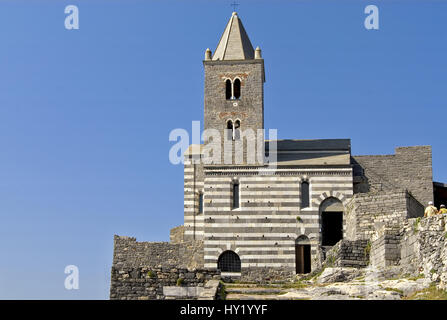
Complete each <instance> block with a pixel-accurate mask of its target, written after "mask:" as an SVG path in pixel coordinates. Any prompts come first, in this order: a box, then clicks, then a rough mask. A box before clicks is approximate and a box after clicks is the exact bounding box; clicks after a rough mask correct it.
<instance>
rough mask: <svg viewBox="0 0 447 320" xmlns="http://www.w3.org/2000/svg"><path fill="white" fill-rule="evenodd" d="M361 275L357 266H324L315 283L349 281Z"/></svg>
mask: <svg viewBox="0 0 447 320" xmlns="http://www.w3.org/2000/svg"><path fill="white" fill-rule="evenodd" d="M361 275H362V271H361V270H360V269H357V268H341V267H335V268H326V269H324V271H323V273H322V274H321V275H320V276H319V277H318V278H317V280H316V281H317V283H333V282H346V281H351V280H353V279H355V278H357V277H359V276H361Z"/></svg>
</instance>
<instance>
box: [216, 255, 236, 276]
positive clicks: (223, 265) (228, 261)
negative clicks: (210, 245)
mask: <svg viewBox="0 0 447 320" xmlns="http://www.w3.org/2000/svg"><path fill="white" fill-rule="evenodd" d="M217 268H218V269H219V270H220V271H221V272H241V259H240V258H239V256H238V255H237V254H236V253H235V252H233V251H230V250H227V251H224V252H222V254H221V255H220V256H219V259H218V260H217Z"/></svg>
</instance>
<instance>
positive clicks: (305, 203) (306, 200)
mask: <svg viewBox="0 0 447 320" xmlns="http://www.w3.org/2000/svg"><path fill="white" fill-rule="evenodd" d="M309 204H310V195H309V182H307V181H304V182H302V183H301V208H308V207H309Z"/></svg>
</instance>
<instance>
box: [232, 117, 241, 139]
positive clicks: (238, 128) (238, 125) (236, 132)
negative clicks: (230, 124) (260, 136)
mask: <svg viewBox="0 0 447 320" xmlns="http://www.w3.org/2000/svg"><path fill="white" fill-rule="evenodd" d="M240 138H241V122H240V121H239V120H236V121H235V122H234V134H233V140H239V139H240Z"/></svg>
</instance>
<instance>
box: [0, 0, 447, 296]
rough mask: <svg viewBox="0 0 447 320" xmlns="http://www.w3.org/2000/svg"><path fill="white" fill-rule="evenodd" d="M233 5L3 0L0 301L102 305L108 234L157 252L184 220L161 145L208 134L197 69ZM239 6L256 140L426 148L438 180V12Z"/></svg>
mask: <svg viewBox="0 0 447 320" xmlns="http://www.w3.org/2000/svg"><path fill="white" fill-rule="evenodd" d="M230 2H232V1H220V0H213V1H209V0H208V1H205V0H200V1H199V0H198V1H185V0H178V1H171V0H165V1H160V0H157V1H148V0H141V1H136V0H121V1H117V0H107V1H99V0H88V1H87V0H85V1H75V0H67V1H65V0H64V1H62V0H53V1H37V0H35V1H29V0H27V1H20V0H13V1H0V150H1V157H0V256H1V259H0V298H2V299H52V298H58V299H79V298H83V299H107V298H108V292H109V285H110V268H111V262H112V253H113V252H112V251H113V235H114V234H119V235H128V236H135V237H137V239H138V240H140V241H166V240H168V239H169V229H170V228H172V227H174V226H177V225H180V224H182V223H183V168H182V167H181V165H179V166H174V165H172V164H170V162H169V161H168V152H169V148H170V147H171V146H172V143H170V142H169V140H168V136H169V132H170V131H171V130H172V129H174V128H185V129H188V130H190V128H191V121H192V120H200V121H203V68H202V59H203V56H204V51H205V49H206V48H207V47H209V48H210V49H211V50H214V49H215V47H216V45H217V42H218V40H219V37H220V35H221V33H222V32H223V30H224V28H225V25H226V23H227V21H228V19H229V17H230V15H231V12H232V8H231V7H230V5H229V4H230ZM238 2H239V3H240V4H241V5H240V6H239V8H238V12H239V16H240V17H241V19H242V21H243V23H244V25H245V28H246V30H247V32H248V35H249V36H250V38H251V41H252V43H253V45H254V46H255V47H256V46H260V47H261V48H262V50H263V51H262V52H263V57H264V59H265V67H266V79H267V82H266V84H265V126H266V128H277V129H278V138H280V139H286V138H293V139H313V138H350V139H352V152H353V154H355V155H359V154H390V153H393V152H394V148H395V147H397V146H409V145H427V144H429V145H432V146H433V168H434V178H435V180H436V181H444V182H447V167H446V166H445V163H446V159H447V142H446V135H447V108H446V107H447V106H446V104H447V90H446V88H447V59H446V51H447V41H446V40H447V37H446V31H447V19H446V12H447V2H445V1H430V0H423V1H422V0H421V1H411V0H402V1H391V0H388V1H368V2H366V1H361V0H352V1H343V0H338V1H315V0H313V1H281V0H269V1H265V0H256V1H255V0H251V1H248V0H239V1H238ZM69 4H75V5H78V7H79V10H80V29H79V30H72V31H68V30H66V29H65V28H64V19H65V14H64V8H65V6H66V5H69ZM368 4H376V5H378V7H379V10H380V30H378V31H368V30H366V29H365V28H364V25H363V21H364V19H365V17H366V15H365V14H364V12H363V11H364V8H365V6H366V5H368ZM415 178H417V177H415ZM69 264H74V265H77V266H78V267H79V271H80V289H79V290H77V291H76V290H72V291H68V290H65V288H64V279H65V276H66V275H65V274H64V268H65V266H66V265H69Z"/></svg>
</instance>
